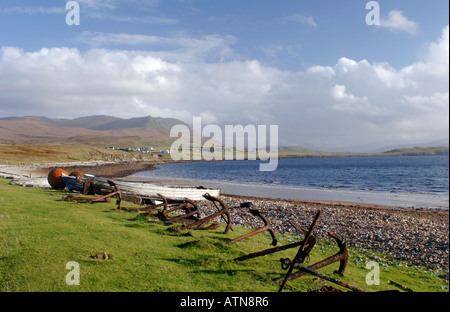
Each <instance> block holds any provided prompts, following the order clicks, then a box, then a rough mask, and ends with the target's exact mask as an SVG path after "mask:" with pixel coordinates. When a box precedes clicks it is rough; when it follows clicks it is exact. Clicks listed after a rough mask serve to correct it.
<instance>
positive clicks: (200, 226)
mask: <svg viewBox="0 0 450 312" xmlns="http://www.w3.org/2000/svg"><path fill="white" fill-rule="evenodd" d="M203 197H204V198H205V199H207V200H209V201H211V202H212V203H213V204H214V206H215V207H216V209H217V210H218V211H217V212H216V213H213V214H212V215H209V216H207V217H204V218H203V219H200V220H198V221H195V222H193V223H190V224H187V225H185V226H183V227H182V228H181V230H186V229H189V228H193V227H195V229H197V230H201V229H204V228H205V227H204V225H205V224H206V223H208V222H209V221H211V220H213V219H214V218H216V217H219V216H220V217H222V218H223V219H224V220H225V222H226V223H227V226H226V228H225V231H224V234H228V232H229V231H230V229H232V228H231V214H230V210H229V209H228V207H227V205H225V203H224V202H223V201H222V200H221V199H220V198H217V197H214V196H211V195H210V194H209V193H206V194H204V195H203ZM217 203H219V204H220V206H221V207H222V208H219V207H218V206H217ZM224 216H226V218H225V217H224Z"/></svg>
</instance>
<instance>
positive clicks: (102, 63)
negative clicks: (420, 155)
mask: <svg viewBox="0 0 450 312" xmlns="http://www.w3.org/2000/svg"><path fill="white" fill-rule="evenodd" d="M86 38H87V39H94V38H97V40H103V41H104V42H107V41H108V40H109V41H110V44H111V45H112V46H114V47H116V44H119V43H120V42H124V41H127V42H128V41H130V40H135V41H136V45H137V44H138V43H140V44H142V43H143V42H144V43H149V44H150V43H151V42H154V43H155V44H156V45H158V46H159V48H160V49H159V50H155V51H150V50H147V51H143V50H133V51H130V50H110V49H96V48H93V49H91V50H88V51H86V52H81V51H79V50H77V49H70V48H48V49H41V50H38V51H33V52H27V51H24V50H22V49H20V48H16V47H3V48H1V50H0V116H17V115H47V116H53V117H78V116H86V115H92V114H110V115H115V116H118V117H135V116H145V115H149V114H150V115H154V116H163V117H175V118H179V119H182V120H183V121H186V122H190V121H191V120H192V119H191V118H192V116H202V117H203V118H204V120H203V123H210V122H213V123H217V124H218V125H224V124H242V125H246V124H277V125H279V133H280V143H281V144H299V145H303V146H315V147H317V148H337V147H341V146H346V145H351V144H352V145H357V144H380V145H385V146H387V145H391V144H399V143H401V144H406V143H420V142H422V141H423V142H425V141H433V140H436V139H440V138H444V137H447V136H448V131H449V120H448V116H449V105H448V98H449V96H448V94H449V87H448V85H449V68H448V61H446V59H447V60H448V55H449V51H448V27H446V28H445V29H444V30H443V33H442V36H441V37H440V38H439V39H438V40H436V42H434V43H432V44H430V47H429V53H428V55H427V56H426V57H424V58H423V59H422V60H418V61H417V62H416V63H413V64H410V65H409V66H406V67H404V68H399V69H397V68H394V67H392V66H390V65H389V64H388V63H386V62H385V63H370V62H369V61H368V60H359V61H358V60H353V59H350V58H345V57H343V58H340V59H339V60H337V62H336V64H335V65H334V66H320V65H318V66H313V67H310V68H308V69H307V70H305V71H299V72H293V71H283V70H279V69H277V68H274V67H269V66H265V65H263V64H262V63H260V62H259V61H257V60H241V59H240V58H239V57H236V56H235V55H234V54H233V49H232V45H233V43H234V42H235V41H234V40H235V38H232V37H231V38H228V37H223V36H217V35H210V36H203V37H197V38H193V37H187V36H185V37H183V36H182V35H179V36H173V37H151V36H143V37H139V36H133V35H126V34H116V35H114V34H97V33H87V34H85V37H84V39H86ZM217 53H218V54H219V55H220V54H221V53H222V54H223V55H225V56H227V55H228V58H227V57H224V58H222V57H216V56H215V55H216V54H217ZM219 58H220V59H219ZM208 60H209V61H208Z"/></svg>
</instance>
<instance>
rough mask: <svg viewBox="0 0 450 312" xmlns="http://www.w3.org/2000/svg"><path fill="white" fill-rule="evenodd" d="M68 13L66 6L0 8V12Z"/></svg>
mask: <svg viewBox="0 0 450 312" xmlns="http://www.w3.org/2000/svg"><path fill="white" fill-rule="evenodd" d="M65 13H67V11H66V9H65V7H64V6H60V7H42V6H38V7H25V6H18V7H11V8H0V14H28V15H36V14H65Z"/></svg>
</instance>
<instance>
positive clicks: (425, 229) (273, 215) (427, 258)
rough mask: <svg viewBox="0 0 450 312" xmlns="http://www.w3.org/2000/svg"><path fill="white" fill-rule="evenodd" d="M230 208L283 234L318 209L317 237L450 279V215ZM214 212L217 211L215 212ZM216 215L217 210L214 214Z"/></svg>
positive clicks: (305, 206) (20, 172)
mask: <svg viewBox="0 0 450 312" xmlns="http://www.w3.org/2000/svg"><path fill="white" fill-rule="evenodd" d="M167 162H171V161H156V160H155V161H148V162H121V163H106V162H94V163H93V162H88V163H66V164H42V165H26V166H25V165H24V166H6V165H1V166H0V176H2V177H10V176H15V175H16V176H24V177H46V176H47V174H48V172H49V171H50V170H51V169H52V168H55V167H61V168H64V169H65V170H67V171H75V170H80V171H83V172H85V173H90V174H94V175H97V176H103V177H107V178H119V177H126V176H128V175H131V174H132V173H134V172H138V171H144V170H152V169H154V166H155V165H158V164H163V163H167ZM221 198H222V199H223V200H224V202H225V203H226V204H227V205H228V206H229V207H234V206H239V204H240V203H241V202H247V201H251V202H252V203H253V204H254V208H256V209H258V210H260V211H261V212H262V213H263V214H264V215H265V216H266V217H267V218H268V219H269V220H270V222H271V223H272V225H273V227H274V229H275V231H276V232H278V233H294V234H296V232H295V230H294V229H293V228H292V226H290V225H289V223H288V221H291V222H294V223H297V224H300V225H302V226H303V227H306V228H307V227H309V224H310V222H311V221H312V219H313V217H314V215H315V213H316V212H317V210H318V209H321V210H322V214H321V217H320V219H319V221H318V223H317V225H316V228H315V231H314V234H315V235H316V237H318V238H328V234H327V232H328V231H330V232H334V233H336V234H339V235H341V236H343V237H345V241H346V242H347V245H348V246H357V247H362V248H364V249H366V250H372V251H377V252H382V253H385V254H389V255H392V256H394V257H395V258H397V259H400V260H407V261H411V262H412V263H420V264H424V265H432V266H433V267H434V268H436V269H438V270H441V269H442V270H444V271H446V272H447V274H448V268H449V212H448V210H428V209H408V208H405V209H399V208H393V207H385V206H377V205H370V204H355V203H342V202H339V203H337V202H325V201H301V200H281V199H268V198H259V197H258V198H255V197H245V196H230V195H223V196H221ZM201 206H202V207H203V209H206V210H205V213H208V209H213V208H212V207H211V205H210V204H209V203H208V202H202V203H201ZM211 211H212V210H211ZM214 211H215V210H214ZM232 217H233V224H235V225H241V226H244V227H249V228H259V227H260V226H262V222H261V221H260V220H258V219H256V218H255V217H253V216H252V215H251V214H250V213H248V209H247V208H242V209H234V210H233V211H232Z"/></svg>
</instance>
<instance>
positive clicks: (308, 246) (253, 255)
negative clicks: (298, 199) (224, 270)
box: [233, 221, 316, 261]
mask: <svg viewBox="0 0 450 312" xmlns="http://www.w3.org/2000/svg"><path fill="white" fill-rule="evenodd" d="M289 223H290V224H291V225H292V226H293V227H294V228H295V229H296V230H297V231H298V232H300V233H301V234H303V235H305V234H306V233H307V232H308V230H306V229H305V228H304V227H302V226H301V225H298V224H294V223H292V222H291V221H289ZM301 244H304V241H303V240H301V241H298V242H294V243H291V244H287V245H284V246H279V247H273V248H269V249H265V250H262V251H258V252H254V253H251V254H248V255H245V256H241V257H238V258H235V259H233V260H234V261H245V260H248V259H253V258H256V257H262V256H265V255H269V254H273V253H275V252H279V251H283V250H286V249H290V248H295V247H298V246H300V245H301ZM315 244H316V238H315V237H314V235H310V236H309V241H308V242H307V243H306V247H305V249H304V251H303V252H304V254H305V255H306V256H308V255H309V254H310V252H311V250H312V249H313V248H314V246H315Z"/></svg>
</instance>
